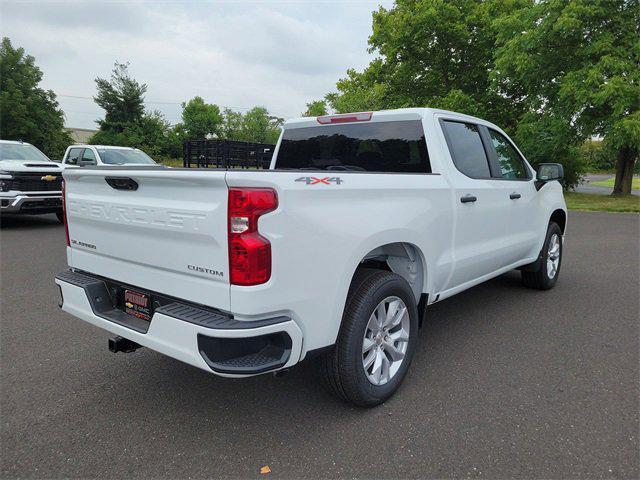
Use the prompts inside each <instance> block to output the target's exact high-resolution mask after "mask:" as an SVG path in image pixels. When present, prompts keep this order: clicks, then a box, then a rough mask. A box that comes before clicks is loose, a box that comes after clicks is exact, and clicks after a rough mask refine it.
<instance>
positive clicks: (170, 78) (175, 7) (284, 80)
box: [0, 0, 392, 128]
mask: <svg viewBox="0 0 640 480" xmlns="http://www.w3.org/2000/svg"><path fill="white" fill-rule="evenodd" d="M380 5H382V6H384V7H386V8H389V7H391V6H392V2H391V1H390V0H313V1H304V0H235V1H232V0H222V1H195V0H181V1H176V0H174V1H165V0H156V1H153V0H129V1H124V0H110V1H78V0H76V1H70V0H67V1H64V0H51V1H49V0H40V1H28V0H27V1H13V0H10V1H7V0H0V33H1V35H2V36H8V37H9V38H10V39H11V42H12V44H13V46H14V47H18V46H19V47H23V48H24V49H25V50H26V52H27V53H29V54H31V55H33V56H34V57H35V58H36V64H37V65H38V66H39V67H40V69H41V70H42V71H43V74H44V78H43V81H42V84H41V86H42V87H43V88H46V89H51V90H53V91H54V92H55V93H56V95H57V96H58V101H59V103H60V106H61V108H62V109H63V111H64V112H65V116H66V120H65V125H66V126H68V127H76V128H96V125H95V120H96V119H98V118H101V117H102V115H103V111H102V109H100V107H98V106H97V105H96V104H95V103H94V102H93V99H92V97H93V96H94V95H95V94H96V90H95V78H96V77H102V78H107V77H109V75H110V74H111V70H112V69H113V64H114V62H115V61H118V62H129V63H130V66H129V72H130V73H131V74H132V76H133V77H134V78H136V80H138V81H139V82H141V83H146V84H147V85H148V90H147V94H146V97H145V98H146V107H147V109H148V110H159V111H160V112H162V113H163V114H164V115H165V118H166V119H167V120H168V121H169V122H170V123H172V124H175V123H178V122H179V121H180V113H181V111H182V109H181V106H180V103H181V102H184V101H186V100H189V99H190V98H193V97H194V96H196V95H199V96H201V97H203V98H204V99H205V101H207V102H210V103H216V104H218V105H221V106H226V107H230V108H233V109H234V110H239V111H246V110H248V109H249V108H251V107H253V106H256V105H261V106H264V107H266V108H267V109H268V110H269V111H270V112H271V113H272V114H274V115H277V116H279V117H283V118H291V117H296V116H300V114H301V113H302V112H303V111H304V110H305V108H306V107H305V104H306V103H307V102H310V101H312V100H315V99H319V98H322V97H323V96H324V95H325V94H326V93H327V92H330V91H334V90H335V83H336V81H337V80H338V79H339V78H341V77H343V76H344V75H345V72H346V70H347V69H348V68H356V69H362V68H363V67H365V66H366V65H367V64H368V63H369V61H370V60H371V58H372V57H373V56H372V54H370V53H368V51H367V38H368V37H369V35H370V34H371V12H372V11H374V10H376V9H377V8H378V6H380Z"/></svg>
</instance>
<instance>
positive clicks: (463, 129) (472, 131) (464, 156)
mask: <svg viewBox="0 0 640 480" xmlns="http://www.w3.org/2000/svg"><path fill="white" fill-rule="evenodd" d="M442 126H443V128H444V132H445V137H446V139H447V145H448V146H449V152H450V153H451V157H452V158H453V163H454V164H455V166H456V168H457V169H458V170H459V171H460V172H462V173H464V174H465V175H466V176H467V177H471V178H490V177H491V171H490V170H489V160H488V158H487V153H486V151H485V149H484V145H483V143H482V138H481V137H480V131H479V130H478V126H477V125H474V124H472V123H463V122H456V121H449V120H445V121H443V122H442Z"/></svg>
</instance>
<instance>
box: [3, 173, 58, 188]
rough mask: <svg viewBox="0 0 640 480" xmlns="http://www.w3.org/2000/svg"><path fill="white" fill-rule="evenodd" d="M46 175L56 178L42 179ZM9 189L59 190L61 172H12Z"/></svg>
mask: <svg viewBox="0 0 640 480" xmlns="http://www.w3.org/2000/svg"><path fill="white" fill-rule="evenodd" d="M47 175H52V176H54V177H56V179H55V180H50V181H46V180H42V177H45V176H47ZM9 189H10V190H18V191H19V192H59V191H60V190H62V172H53V173H52V172H39V173H35V172H33V173H32V172H29V173H14V175H13V180H12V181H11V185H10V186H9Z"/></svg>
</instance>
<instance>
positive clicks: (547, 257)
mask: <svg viewBox="0 0 640 480" xmlns="http://www.w3.org/2000/svg"><path fill="white" fill-rule="evenodd" d="M561 265H562V230H560V227H559V226H558V224H557V223H555V222H550V223H549V227H548V228H547V236H546V238H545V240H544V245H543V246H542V251H541V252H540V257H539V259H538V260H537V262H536V264H535V268H533V269H524V270H522V283H524V284H525V285H526V286H527V287H530V288H537V289H538V290H549V289H550V288H553V287H554V286H555V284H556V282H557V281H558V276H559V275H560V267H561Z"/></svg>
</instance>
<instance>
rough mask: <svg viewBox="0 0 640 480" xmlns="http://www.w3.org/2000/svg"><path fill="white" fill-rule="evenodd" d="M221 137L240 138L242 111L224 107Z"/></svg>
mask: <svg viewBox="0 0 640 480" xmlns="http://www.w3.org/2000/svg"><path fill="white" fill-rule="evenodd" d="M220 132H221V137H222V138H224V139H228V140H241V137H242V113H240V112H235V111H233V110H231V109H230V108H225V109H224V112H223V114H222V126H221V128H220Z"/></svg>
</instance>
